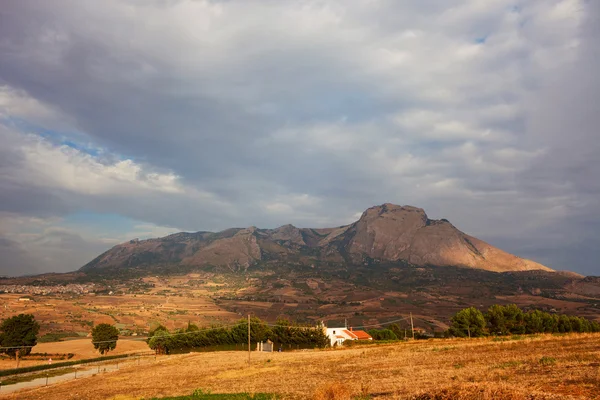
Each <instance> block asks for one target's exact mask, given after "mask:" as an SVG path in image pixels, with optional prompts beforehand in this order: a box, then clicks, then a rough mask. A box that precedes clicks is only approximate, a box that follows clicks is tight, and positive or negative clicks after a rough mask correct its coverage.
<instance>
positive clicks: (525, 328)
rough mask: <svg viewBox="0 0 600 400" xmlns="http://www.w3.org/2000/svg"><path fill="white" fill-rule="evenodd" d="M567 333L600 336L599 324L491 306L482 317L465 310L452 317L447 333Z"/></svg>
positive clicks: (562, 316)
mask: <svg viewBox="0 0 600 400" xmlns="http://www.w3.org/2000/svg"><path fill="white" fill-rule="evenodd" d="M569 332H579V333H584V332H600V323H598V322H596V321H590V320H588V319H585V318H581V317H576V316H569V315H563V314H560V315H559V314H551V313H547V312H544V311H540V310H533V311H527V312H524V311H523V310H521V309H520V308H519V307H518V306H517V305H515V304H511V305H507V306H501V305H493V306H491V307H490V308H489V309H488V311H487V312H486V313H485V314H484V313H482V312H481V311H479V310H478V309H476V308H475V307H469V308H465V309H463V310H461V311H459V312H458V313H456V314H455V315H454V316H453V317H452V319H451V326H450V330H449V333H450V334H452V335H453V336H458V337H481V336H486V335H496V336H502V335H511V334H534V333H569Z"/></svg>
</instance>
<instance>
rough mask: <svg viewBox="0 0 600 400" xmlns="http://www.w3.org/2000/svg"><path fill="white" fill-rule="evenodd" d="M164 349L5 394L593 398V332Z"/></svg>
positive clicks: (598, 373) (597, 371)
mask: <svg viewBox="0 0 600 400" xmlns="http://www.w3.org/2000/svg"><path fill="white" fill-rule="evenodd" d="M247 357H248V354H247V353H245V352H214V353H192V354H184V355H176V356H171V357H168V356H162V357H159V359H158V360H157V361H156V362H152V363H149V364H146V365H141V366H136V365H129V366H126V367H124V368H122V369H121V370H119V371H115V372H107V373H104V374H99V375H96V376H93V377H89V378H83V379H78V380H76V381H69V382H65V383H59V384H55V385H53V386H49V387H44V388H38V389H31V390H26V391H22V392H19V393H17V394H12V395H7V396H5V397H3V398H6V399H47V400H59V399H60V400H62V399H141V398H152V397H155V396H167V395H169V396H173V395H186V394H190V393H192V392H193V391H194V390H195V389H197V388H202V389H206V390H211V391H212V392H213V393H232V392H250V393H258V392H267V393H276V394H278V395H279V396H280V397H281V398H283V399H349V398H354V397H356V396H359V395H363V396H368V397H363V398H373V399H375V398H377V399H379V398H381V399H440V400H441V399H482V400H483V399H513V400H516V399H563V398H564V399H567V398H569V399H600V335H599V334H573V335H567V336H550V335H542V336H534V337H526V336H524V337H522V338H521V337H518V338H514V340H510V339H509V340H506V341H495V340H493V339H491V338H486V339H471V340H468V339H447V340H443V339H437V340H428V341H412V342H406V343H398V344H388V345H362V346H356V347H350V348H343V349H339V350H321V351H298V352H284V353H256V352H253V353H252V362H251V364H250V365H248V364H247Z"/></svg>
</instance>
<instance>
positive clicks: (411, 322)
mask: <svg viewBox="0 0 600 400" xmlns="http://www.w3.org/2000/svg"><path fill="white" fill-rule="evenodd" d="M410 329H411V330H412V337H413V340H414V339H415V326H414V324H413V318H412V313H410Z"/></svg>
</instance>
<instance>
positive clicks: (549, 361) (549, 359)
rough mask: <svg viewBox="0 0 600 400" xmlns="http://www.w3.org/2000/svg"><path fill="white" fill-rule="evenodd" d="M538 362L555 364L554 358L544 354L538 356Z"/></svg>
mask: <svg viewBox="0 0 600 400" xmlns="http://www.w3.org/2000/svg"><path fill="white" fill-rule="evenodd" d="M540 364H542V365H554V364H556V358H554V357H546V356H544V357H542V358H540Z"/></svg>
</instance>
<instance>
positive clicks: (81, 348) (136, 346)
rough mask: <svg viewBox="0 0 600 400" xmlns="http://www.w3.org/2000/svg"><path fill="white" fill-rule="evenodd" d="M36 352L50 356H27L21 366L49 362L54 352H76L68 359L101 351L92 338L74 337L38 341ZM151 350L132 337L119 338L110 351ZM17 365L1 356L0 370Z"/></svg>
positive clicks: (116, 352)
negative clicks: (49, 341)
mask: <svg viewBox="0 0 600 400" xmlns="http://www.w3.org/2000/svg"><path fill="white" fill-rule="evenodd" d="M31 351H32V353H35V354H44V353H48V354H50V356H48V357H38V356H36V357H31V356H27V357H25V358H24V359H22V360H21V361H20V362H19V366H20V367H29V366H32V365H38V364H47V363H48V358H52V357H53V356H52V354H62V355H66V354H74V356H73V357H72V358H70V359H68V360H81V359H84V358H94V357H100V353H98V351H97V350H96V349H94V345H93V344H92V339H91V338H86V339H74V340H66V341H63V342H51V343H38V344H37V345H36V346H35V347H34V348H33V349H32V350H31ZM147 351H150V348H149V347H148V344H146V342H145V341H143V340H131V339H119V341H118V342H117V347H116V348H115V349H114V350H113V351H111V352H110V355H114V354H125V353H139V352H147ZM68 360H67V359H64V360H60V359H57V358H56V357H54V358H53V361H54V362H55V363H56V362H62V361H68ZM16 366H17V364H16V361H15V360H14V359H9V358H8V357H3V358H0V370H1V369H9V368H15V367H16Z"/></svg>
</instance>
